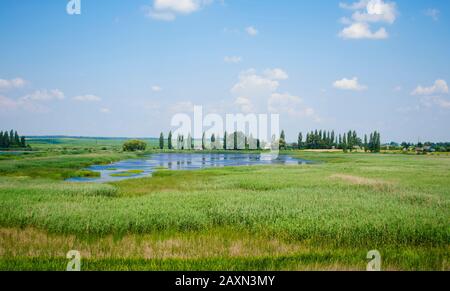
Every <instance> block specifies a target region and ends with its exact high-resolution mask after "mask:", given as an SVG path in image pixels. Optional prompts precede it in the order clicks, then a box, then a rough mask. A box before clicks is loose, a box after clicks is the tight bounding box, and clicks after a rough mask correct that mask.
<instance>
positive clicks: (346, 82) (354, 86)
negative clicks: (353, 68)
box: [333, 77, 367, 91]
mask: <svg viewBox="0 0 450 291" xmlns="http://www.w3.org/2000/svg"><path fill="white" fill-rule="evenodd" d="M333 87H334V88H337V89H341V90H351V91H363V90H367V86H365V85H361V84H359V82H358V78H356V77H354V78H353V79H347V78H343V79H342V80H337V81H335V82H334V83H333Z"/></svg>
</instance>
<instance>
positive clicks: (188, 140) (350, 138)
mask: <svg viewBox="0 0 450 291" xmlns="http://www.w3.org/2000/svg"><path fill="white" fill-rule="evenodd" d="M272 139H273V140H274V141H275V140H276V141H277V142H278V146H279V148H280V150H286V149H341V150H343V151H344V152H348V151H350V152H351V151H353V150H355V149H357V148H361V149H364V151H365V152H380V150H381V135H380V133H379V132H377V131H374V132H372V133H370V135H367V134H365V135H364V137H363V138H361V137H360V136H358V134H357V133H356V131H354V130H353V131H352V130H350V131H348V132H347V133H344V134H335V132H334V131H325V130H315V131H311V132H308V133H307V134H306V136H304V135H303V133H301V132H300V133H299V135H298V140H297V142H296V143H292V144H288V143H287V142H286V134H285V132H284V130H282V131H281V134H280V136H279V137H278V138H276V137H273V138H272ZM166 141H167V143H166ZM175 141H176V144H174V142H175ZM166 146H167V149H169V150H174V149H178V150H189V149H195V142H194V139H193V138H192V136H191V135H190V134H189V135H188V136H187V137H185V136H184V135H178V136H177V138H176V139H174V137H173V134H172V131H170V132H169V134H168V136H167V139H165V136H164V133H162V132H161V134H160V137H159V148H160V149H164V148H166ZM264 147H265V144H263V143H262V142H261V141H260V140H259V139H255V138H253V136H252V135H249V136H247V135H245V134H244V133H242V132H238V131H235V132H233V133H231V134H229V133H227V132H225V133H224V135H223V137H219V136H217V135H215V134H212V135H211V136H210V137H209V138H207V137H206V133H203V136H202V140H201V147H200V143H198V147H197V149H200V148H201V149H203V150H205V149H213V150H245V149H247V150H248V149H250V150H261V149H263V148H264Z"/></svg>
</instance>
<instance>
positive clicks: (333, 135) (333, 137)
mask: <svg viewBox="0 0 450 291" xmlns="http://www.w3.org/2000/svg"><path fill="white" fill-rule="evenodd" d="M335 139H336V136H335V133H334V130H332V131H331V135H330V142H331V144H330V147H334V146H336V144H335V142H334V141H335Z"/></svg>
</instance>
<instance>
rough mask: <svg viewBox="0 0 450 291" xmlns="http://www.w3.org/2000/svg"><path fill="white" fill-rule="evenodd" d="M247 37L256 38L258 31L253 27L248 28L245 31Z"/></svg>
mask: <svg viewBox="0 0 450 291" xmlns="http://www.w3.org/2000/svg"><path fill="white" fill-rule="evenodd" d="M245 31H246V32H247V34H248V35H250V36H257V35H258V34H259V31H258V30H257V29H256V28H254V27H253V26H249V27H247V28H246V29H245Z"/></svg>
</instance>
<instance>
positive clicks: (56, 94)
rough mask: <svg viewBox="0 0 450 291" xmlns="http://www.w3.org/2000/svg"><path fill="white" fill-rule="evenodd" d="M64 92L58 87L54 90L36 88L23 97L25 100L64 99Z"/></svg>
mask: <svg viewBox="0 0 450 291" xmlns="http://www.w3.org/2000/svg"><path fill="white" fill-rule="evenodd" d="M64 98H65V96H64V93H63V92H62V91H60V90H58V89H53V90H46V89H44V90H36V91H34V92H33V93H31V94H28V95H26V96H24V97H22V98H21V100H23V101H52V100H62V99H64Z"/></svg>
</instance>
